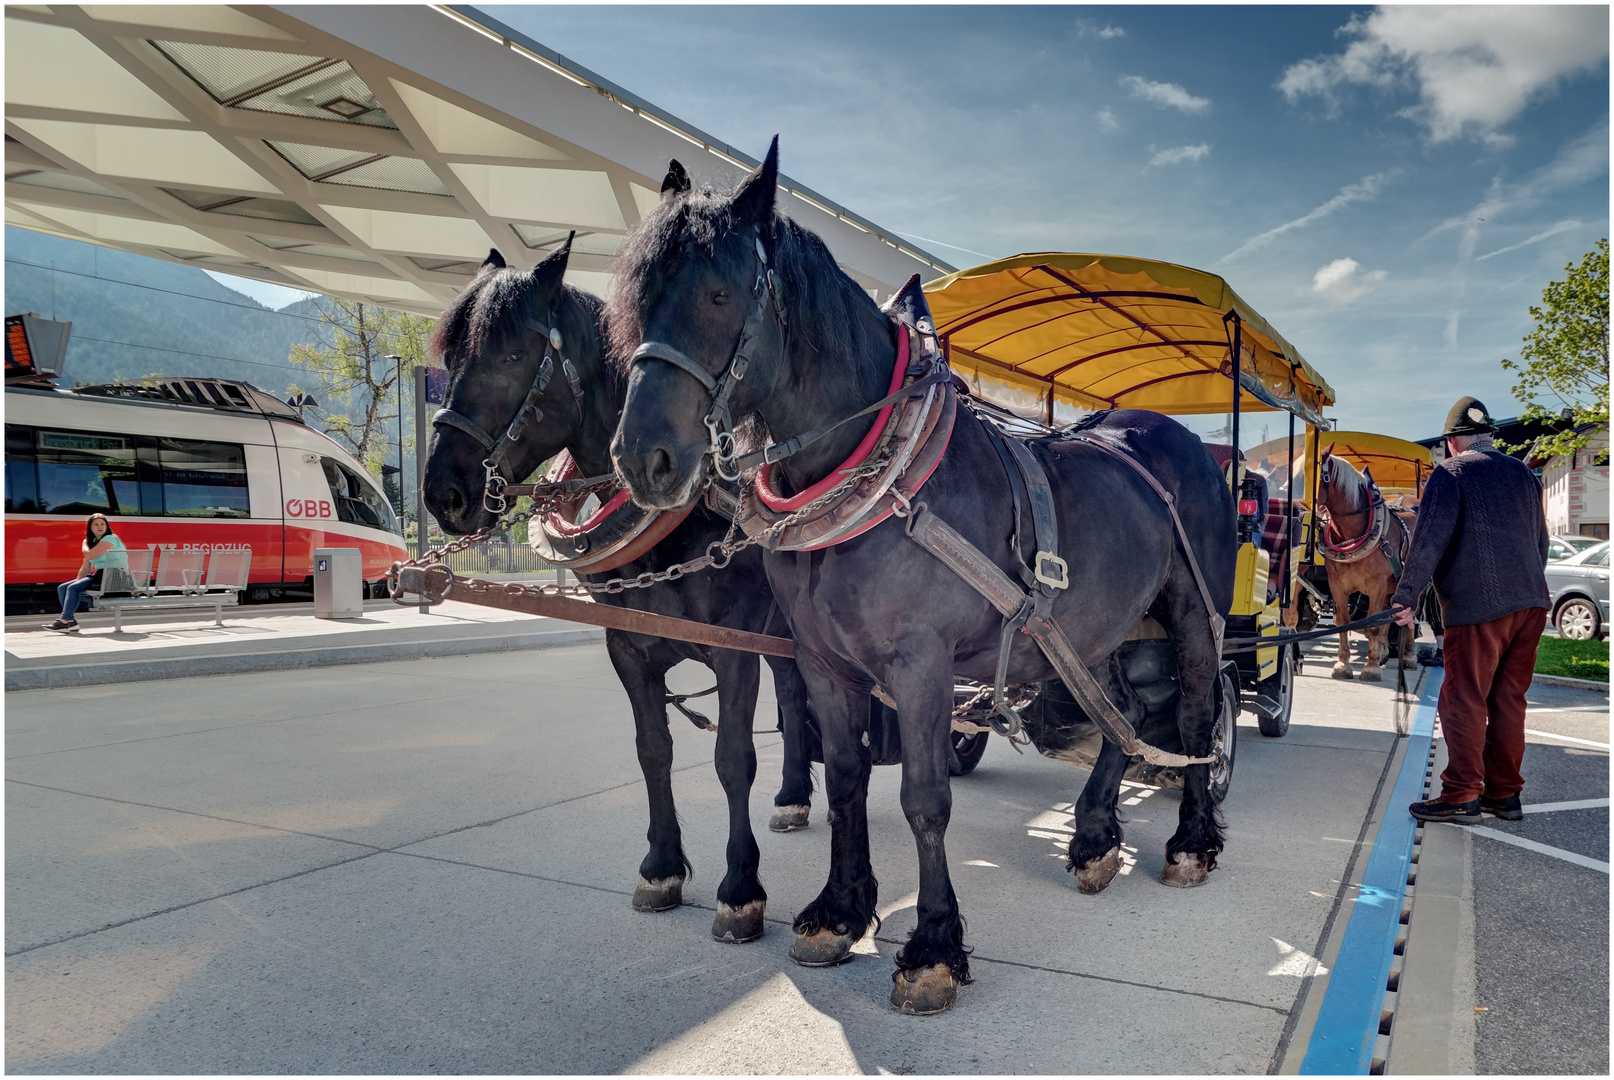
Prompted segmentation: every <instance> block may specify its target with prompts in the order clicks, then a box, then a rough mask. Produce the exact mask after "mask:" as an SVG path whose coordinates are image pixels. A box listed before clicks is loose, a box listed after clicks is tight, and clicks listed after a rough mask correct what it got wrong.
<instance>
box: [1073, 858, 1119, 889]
mask: <svg viewBox="0 0 1614 1080" xmlns="http://www.w3.org/2000/svg"><path fill="white" fill-rule="evenodd" d="M1120 870H1121V849H1120V848H1119V847H1112V848H1110V850H1108V851H1106V852H1105V853H1104V854H1102V855H1100V856H1099V857H1098V858H1096V859H1094V860H1093V861H1092V862H1090V863H1088V864H1087V865H1086V866H1079V867H1077V868H1076V887H1077V888H1078V889H1080V890H1081V891H1082V892H1084V893H1086V894H1087V895H1088V896H1093V895H1096V894H1098V893H1101V892H1103V891H1104V886H1106V885H1108V884H1109V883H1110V882H1112V881H1114V880H1115V875H1116V874H1117V873H1119V872H1120Z"/></svg>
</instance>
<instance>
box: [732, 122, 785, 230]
mask: <svg viewBox="0 0 1614 1080" xmlns="http://www.w3.org/2000/svg"><path fill="white" fill-rule="evenodd" d="M778 190H779V136H777V135H775V136H774V137H773V142H772V143H770V144H769V145H768V156H767V157H765V158H763V159H762V164H761V165H760V166H758V167H757V170H756V171H755V172H753V173H752V174H751V175H750V176H748V177H746V178H745V180H744V182H742V183H741V184H740V186H739V187H738V188H736V189H735V190H734V200H733V204H732V205H733V207H734V216H735V217H736V218H738V219H739V220H741V221H747V222H750V223H751V224H753V225H762V224H768V225H771V224H772V223H773V203H774V196H775V194H776V193H777V192H778Z"/></svg>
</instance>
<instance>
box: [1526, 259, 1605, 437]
mask: <svg viewBox="0 0 1614 1080" xmlns="http://www.w3.org/2000/svg"><path fill="white" fill-rule="evenodd" d="M1530 318H1531V319H1533V320H1535V328H1534V329H1533V330H1531V331H1530V333H1529V334H1527V335H1525V338H1524V344H1523V347H1522V348H1520V350H1519V359H1518V360H1507V359H1504V360H1503V361H1502V367H1503V368H1504V369H1506V370H1508V371H1512V372H1516V373H1517V376H1518V381H1517V382H1515V383H1514V384H1513V396H1514V397H1515V398H1517V399H1518V400H1519V401H1520V402H1522V403H1523V404H1524V405H1525V410H1524V412H1523V414H1522V415H1521V417H1520V419H1523V420H1539V421H1544V422H1548V423H1551V422H1553V421H1557V420H1559V419H1561V418H1563V417H1564V415H1565V413H1566V412H1567V414H1568V417H1569V419H1570V425H1569V427H1568V429H1567V430H1564V431H1559V432H1557V433H1556V434H1553V435H1550V436H1546V437H1543V438H1542V439H1541V440H1539V441H1538V442H1537V444H1536V448H1535V452H1536V453H1537V454H1540V455H1542V456H1551V455H1554V454H1572V453H1574V452H1575V451H1577V450H1579V449H1580V448H1581V447H1583V446H1585V445H1586V444H1587V443H1588V442H1589V441H1590V439H1591V431H1590V430H1588V431H1579V430H1577V429H1579V428H1584V427H1586V426H1587V425H1593V426H1594V428H1593V430H1595V426H1596V425H1601V426H1603V427H1607V426H1608V239H1607V238H1606V237H1605V238H1604V239H1602V240H1599V241H1598V242H1597V247H1596V248H1595V249H1594V250H1592V251H1590V252H1587V254H1586V257H1585V258H1583V259H1581V261H1580V265H1579V266H1576V265H1574V264H1573V263H1570V264H1569V265H1568V266H1565V267H1564V280H1562V281H1554V282H1552V283H1550V284H1549V285H1548V286H1547V288H1546V289H1545V290H1544V291H1543V292H1542V294H1541V306H1540V307H1532V308H1531V309H1530ZM1607 460H1608V455H1607V451H1604V452H1603V454H1602V456H1601V458H1600V461H1599V463H1603V462H1606V461H1607Z"/></svg>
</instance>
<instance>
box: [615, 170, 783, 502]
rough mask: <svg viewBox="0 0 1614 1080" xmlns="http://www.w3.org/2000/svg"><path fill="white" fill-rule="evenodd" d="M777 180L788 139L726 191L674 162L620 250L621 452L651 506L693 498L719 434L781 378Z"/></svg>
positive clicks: (624, 470)
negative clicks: (624, 385)
mask: <svg viewBox="0 0 1614 1080" xmlns="http://www.w3.org/2000/svg"><path fill="white" fill-rule="evenodd" d="M778 182H779V169H778V140H777V139H775V140H774V144H773V146H771V147H770V148H769V150H768V156H767V158H766V159H765V160H764V161H763V163H762V165H761V166H760V167H759V168H758V169H757V170H756V171H755V172H753V173H752V174H751V175H750V176H748V177H747V178H746V179H745V180H744V181H743V182H742V183H741V184H740V186H739V187H738V188H736V189H735V190H734V192H733V193H731V194H727V195H724V194H718V193H716V192H713V191H711V190H709V189H706V190H700V191H694V190H692V189H691V185H690V182H689V178H688V176H687V175H686V174H685V172H684V170H683V167H682V166H680V165H679V164H678V163H677V162H676V161H675V162H672V163H671V168H670V169H669V171H668V173H667V178H666V180H665V182H663V184H662V188H661V192H662V194H661V202H660V204H659V205H658V206H657V208H656V209H655V210H654V211H652V212H651V213H650V214H649V215H648V216H647V217H646V218H645V220H644V221H642V222H641V223H640V225H639V228H638V229H637V230H636V231H635V232H634V235H633V237H632V238H631V239H630V240H629V242H628V245H627V247H626V249H625V250H624V252H623V254H622V255H621V256H619V258H618V263H617V286H616V292H615V293H614V294H613V296H612V299H611V308H610V310H611V338H612V346H613V351H614V352H615V354H616V359H617V361H618V362H619V363H621V364H626V365H627V366H628V389H627V399H626V402H625V404H624V407H623V414H622V422H621V424H620V425H619V427H618V429H617V434H616V438H615V440H614V441H613V442H612V444H611V456H612V458H613V460H614V461H615V462H616V466H617V470H618V472H619V473H620V474H621V476H622V478H623V480H624V481H625V482H626V483H627V485H628V488H629V490H631V491H632V492H633V497H634V498H635V500H637V501H638V502H639V503H640V504H641V505H643V506H647V507H652V508H671V507H675V506H683V505H685V504H687V503H688V502H690V501H691V500H692V499H694V498H695V496H696V495H697V494H698V493H699V491H700V489H701V487H702V486H703V485H704V483H705V481H706V477H707V470H708V468H709V467H710V463H711V455H710V454H709V452H708V451H709V450H710V449H711V447H712V445H713V441H714V438H722V439H725V440H728V441H729V444H730V445H732V438H733V436H732V433H731V431H732V429H731V426H730V422H731V419H732V420H733V421H738V420H741V419H743V418H744V417H746V416H749V415H751V414H752V413H754V412H756V411H757V407H758V405H759V403H760V402H762V401H764V400H766V399H767V398H768V396H769V395H770V394H772V393H773V392H774V389H775V386H776V385H777V383H778V382H779V380H780V377H781V372H782V371H783V369H784V358H783V356H782V352H783V343H784V320H785V315H784V311H783V308H782V306H781V303H782V302H781V300H780V295H781V280H780V275H779V274H777V273H775V271H774V256H775V251H776V248H777V245H778V242H779V236H780V233H781V229H782V226H783V225H784V224H785V223H784V222H783V220H782V219H780V218H779V217H778V216H777V215H776V212H775V209H774V193H775V191H776V190H777V187H778ZM714 404H716V406H717V408H715V409H714ZM709 422H710V424H711V425H712V426H709Z"/></svg>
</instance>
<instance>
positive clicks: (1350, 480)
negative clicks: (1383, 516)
mask: <svg viewBox="0 0 1614 1080" xmlns="http://www.w3.org/2000/svg"><path fill="white" fill-rule="evenodd" d="M1329 460H1330V461H1332V462H1333V463H1334V464H1335V465H1336V466H1340V465H1343V466H1344V468H1335V469H1334V470H1333V477H1332V480H1333V483H1332V484H1331V485H1330V486H1331V487H1334V488H1337V489H1338V490H1339V492H1340V494H1341V495H1342V496H1343V497H1344V498H1345V499H1346V500H1347V502H1348V503H1349V505H1351V506H1357V505H1362V506H1365V505H1367V503H1368V501H1369V500H1368V489H1367V480H1366V478H1364V477H1363V476H1362V474H1361V473H1360V472H1358V471H1357V469H1356V466H1355V465H1352V464H1351V463H1350V462H1348V461H1346V460H1345V459H1344V458H1342V457H1340V456H1339V455H1338V454H1334V455H1332V456H1330V457H1329ZM1358 496H1360V498H1358Z"/></svg>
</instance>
